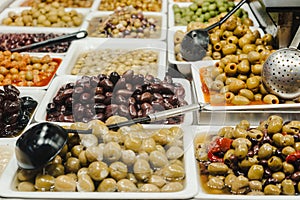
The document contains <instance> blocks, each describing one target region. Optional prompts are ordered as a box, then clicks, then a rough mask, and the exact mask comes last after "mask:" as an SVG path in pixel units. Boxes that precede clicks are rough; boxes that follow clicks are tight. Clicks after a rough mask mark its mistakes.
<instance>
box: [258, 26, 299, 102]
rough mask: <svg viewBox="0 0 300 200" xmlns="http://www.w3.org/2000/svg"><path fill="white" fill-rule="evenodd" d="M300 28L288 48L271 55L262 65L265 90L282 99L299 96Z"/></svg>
mask: <svg viewBox="0 0 300 200" xmlns="http://www.w3.org/2000/svg"><path fill="white" fill-rule="evenodd" d="M299 43H300V27H299V28H298V31H297V33H296V35H295V37H294V39H293V41H292V43H291V45H290V46H289V48H284V49H280V50H277V51H276V52H274V53H272V54H271V55H270V56H269V57H268V58H267V60H266V61H265V62H264V64H263V69H262V81H263V83H264V85H265V87H266V89H267V90H268V91H269V92H270V93H272V94H275V95H277V96H278V97H280V98H282V99H295V98H297V97H299V96H300V51H299V50H298V49H297V46H298V45H299Z"/></svg>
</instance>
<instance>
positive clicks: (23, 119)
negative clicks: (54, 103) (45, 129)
mask: <svg viewBox="0 0 300 200" xmlns="http://www.w3.org/2000/svg"><path fill="white" fill-rule="evenodd" d="M29 120H30V115H28V113H26V112H23V113H22V114H21V115H20V116H19V125H21V126H24V125H25V126H26V125H27V124H28V123H29Z"/></svg>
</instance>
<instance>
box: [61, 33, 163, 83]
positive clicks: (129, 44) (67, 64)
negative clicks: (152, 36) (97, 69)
mask: <svg viewBox="0 0 300 200" xmlns="http://www.w3.org/2000/svg"><path fill="white" fill-rule="evenodd" d="M101 49H125V50H136V49H145V50H153V51H156V52H158V53H159V56H158V57H159V60H158V63H157V64H158V71H157V75H158V76H157V77H158V78H160V79H162V78H163V77H165V74H166V70H167V69H166V43H165V42H162V41H151V42H149V41H144V40H141V39H126V40H121V39H111V38H103V39H99V38H86V39H83V40H79V41H74V42H72V44H71V46H70V47H69V50H68V52H67V54H66V57H65V58H64V59H63V62H62V63H61V66H60V67H59V69H58V71H57V75H70V74H71V71H72V69H73V67H74V66H75V64H76V61H77V59H78V57H79V56H80V55H81V54H82V53H84V52H88V51H96V50H101Z"/></svg>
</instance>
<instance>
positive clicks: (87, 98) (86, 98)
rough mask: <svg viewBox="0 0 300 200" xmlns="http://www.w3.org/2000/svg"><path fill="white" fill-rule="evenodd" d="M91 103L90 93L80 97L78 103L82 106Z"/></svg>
mask: <svg viewBox="0 0 300 200" xmlns="http://www.w3.org/2000/svg"><path fill="white" fill-rule="evenodd" d="M92 101H93V97H92V96H91V94H90V93H87V92H84V93H82V94H81V95H80V102H81V103H83V104H87V103H89V102H92Z"/></svg>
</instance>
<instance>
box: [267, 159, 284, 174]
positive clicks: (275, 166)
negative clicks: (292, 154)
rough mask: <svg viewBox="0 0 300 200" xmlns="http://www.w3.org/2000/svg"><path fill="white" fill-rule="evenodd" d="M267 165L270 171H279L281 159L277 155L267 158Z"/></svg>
mask: <svg viewBox="0 0 300 200" xmlns="http://www.w3.org/2000/svg"><path fill="white" fill-rule="evenodd" d="M268 166H269V168H270V169H271V170H272V171H279V170H281V168H282V160H281V159H280V158H279V157H277V156H272V157H271V158H269V159H268Z"/></svg>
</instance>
